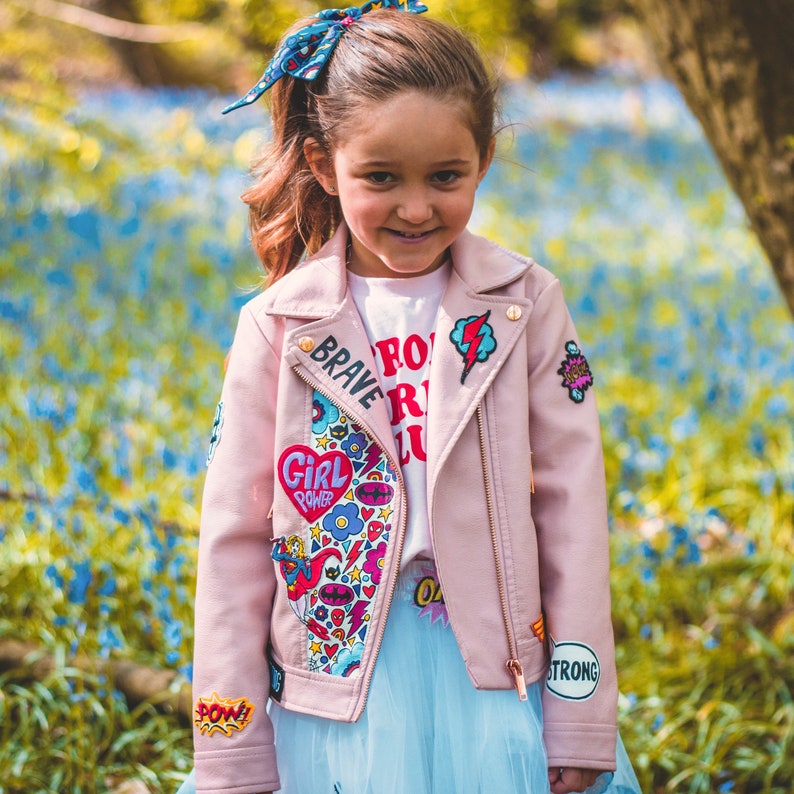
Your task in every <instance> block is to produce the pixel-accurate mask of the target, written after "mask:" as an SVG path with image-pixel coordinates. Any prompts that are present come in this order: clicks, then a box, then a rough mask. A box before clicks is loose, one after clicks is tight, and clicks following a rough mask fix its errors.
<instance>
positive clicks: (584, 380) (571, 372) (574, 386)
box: [557, 340, 593, 403]
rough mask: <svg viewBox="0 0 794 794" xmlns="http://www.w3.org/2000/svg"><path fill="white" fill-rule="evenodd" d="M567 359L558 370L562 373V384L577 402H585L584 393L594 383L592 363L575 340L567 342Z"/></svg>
mask: <svg viewBox="0 0 794 794" xmlns="http://www.w3.org/2000/svg"><path fill="white" fill-rule="evenodd" d="M565 353H566V356H565V361H562V362H561V365H560V368H559V369H558V370H557V374H558V375H562V385H563V386H564V387H565V388H566V389H568V396H569V397H570V398H571V399H572V400H573V401H574V402H575V403H581V402H584V393H585V392H586V391H587V390H588V389H589V388H590V387H591V386H592V385H593V373H592V372H590V365H589V364H588V363H587V359H586V358H585V357H584V353H582V351H581V350H579V346H578V345H577V344H576V342H574V341H573V340H571V341H569V342H566V343H565Z"/></svg>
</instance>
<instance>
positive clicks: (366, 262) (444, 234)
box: [305, 90, 493, 278]
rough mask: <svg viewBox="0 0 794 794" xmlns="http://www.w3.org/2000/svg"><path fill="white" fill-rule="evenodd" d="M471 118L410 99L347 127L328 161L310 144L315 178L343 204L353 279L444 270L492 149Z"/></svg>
mask: <svg viewBox="0 0 794 794" xmlns="http://www.w3.org/2000/svg"><path fill="white" fill-rule="evenodd" d="M465 110H466V108H465V106H463V105H462V104H461V103H460V102H458V101H456V100H449V99H436V98H434V97H431V96H429V95H428V94H425V93H421V92H418V91H413V90H411V91H405V92H403V93H401V94H398V95H397V96H395V97H392V98H390V99H387V100H384V101H383V102H373V103H371V104H370V105H368V106H367V107H365V108H364V109H363V110H362V111H361V112H360V113H358V114H357V115H356V116H355V117H354V118H353V119H350V120H349V123H348V124H346V127H345V128H346V130H348V131H349V132H348V134H347V135H346V136H345V137H344V140H342V141H341V142H340V143H339V145H338V146H337V147H336V148H335V150H334V152H333V154H332V157H331V158H330V160H329V158H328V157H327V156H325V154H324V153H323V152H322V149H321V148H320V147H319V146H318V145H317V143H316V141H313V140H312V139H309V140H308V141H307V142H306V147H305V150H306V156H307V159H308V160H309V163H310V165H311V167H312V171H313V172H314V174H315V176H316V177H317V179H318V181H319V182H320V184H322V186H323V187H324V188H325V190H326V191H327V192H329V193H330V194H331V195H334V196H338V197H339V201H340V205H341V208H342V214H343V215H344V218H345V221H346V222H347V225H348V227H349V229H350V233H351V240H352V251H351V257H350V262H349V264H348V267H349V268H350V270H351V271H352V272H353V273H356V274H357V275H360V276H370V277H371V276H374V277H391V278H395V277H396V278H403V277H409V276H418V275H422V274H424V273H429V272H431V271H433V270H435V269H436V268H437V267H439V266H440V265H441V264H442V263H443V261H444V258H445V253H446V250H447V248H448V247H449V246H450V244H451V243H452V242H453V241H454V240H455V238H456V237H458V235H459V234H460V233H461V232H462V231H463V230H464V229H465V227H466V224H467V223H468V221H469V217H470V216H471V212H472V209H473V207H474V194H475V191H476V189H477V186H478V185H479V184H480V181H481V180H482V178H483V177H484V176H485V173H486V171H487V170H488V166H489V165H490V163H491V158H492V156H493V142H492V143H491V146H490V148H489V150H488V153H487V155H486V156H485V157H484V158H483V157H480V153H479V149H478V147H477V144H476V143H475V140H474V136H473V134H472V131H471V129H470V127H469V126H468V125H467V124H466V122H465ZM331 187H334V188H335V190H331V189H330V188H331Z"/></svg>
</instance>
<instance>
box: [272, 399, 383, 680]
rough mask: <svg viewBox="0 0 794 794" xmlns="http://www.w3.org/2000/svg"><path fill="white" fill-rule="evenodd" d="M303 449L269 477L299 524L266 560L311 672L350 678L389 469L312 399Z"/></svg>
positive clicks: (364, 440) (368, 603) (291, 452)
mask: <svg viewBox="0 0 794 794" xmlns="http://www.w3.org/2000/svg"><path fill="white" fill-rule="evenodd" d="M307 422H308V423H310V424H311V434H310V440H309V444H308V445H304V444H294V445H292V446H290V447H287V448H286V449H285V450H283V452H282V453H281V455H280V456H279V461H278V478H279V482H280V484H281V487H282V488H283V490H284V492H285V493H286V495H287V496H288V497H289V500H290V501H291V502H292V504H293V505H294V507H295V509H296V510H297V512H298V513H299V515H300V517H301V519H302V520H303V531H300V532H299V533H298V534H293V535H290V536H288V537H281V538H279V539H278V540H277V541H276V544H275V546H274V547H273V551H272V557H273V560H274V562H275V563H276V564H277V565H278V571H279V573H280V575H281V578H282V580H283V582H284V584H285V585H286V588H287V597H288V599H289V604H290V606H291V607H292V610H293V612H294V613H295V616H296V617H297V618H298V620H300V622H301V623H303V624H304V626H305V627H306V632H307V636H306V642H307V648H306V651H307V665H308V668H309V670H311V671H312V672H319V673H327V674H330V675H339V676H354V675H357V674H358V670H359V668H360V666H361V658H362V654H363V652H364V646H365V642H366V640H367V630H368V628H369V621H370V619H371V616H372V611H373V608H374V601H375V596H376V594H377V589H378V586H379V585H380V583H381V572H382V569H383V563H384V559H385V557H386V552H387V550H388V544H389V541H390V537H391V529H392V524H391V519H392V516H393V514H394V509H395V507H396V503H397V500H398V498H399V494H398V489H397V473H396V471H395V470H394V469H393V468H392V466H391V463H390V462H389V459H388V457H387V456H386V454H385V453H384V452H383V450H381V449H380V447H379V446H378V445H377V444H376V443H375V442H374V441H373V440H372V438H371V437H370V436H369V434H368V433H367V432H366V431H365V430H364V429H363V428H362V427H359V426H358V425H357V424H356V423H355V422H354V421H353V420H351V419H350V418H349V417H348V416H346V415H345V414H343V413H341V412H340V410H339V409H338V408H337V407H336V406H335V405H333V404H332V403H331V402H330V401H329V400H328V399H327V398H326V397H324V396H323V395H321V394H319V393H318V392H315V393H314V398H313V400H312V416H311V417H307Z"/></svg>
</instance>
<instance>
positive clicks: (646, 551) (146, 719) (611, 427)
mask: <svg viewBox="0 0 794 794" xmlns="http://www.w3.org/2000/svg"><path fill="white" fill-rule="evenodd" d="M225 100H226V98H225V97H223V98H222V97H215V96H213V95H211V94H204V93H200V92H182V93H178V92H174V91H159V92H148V93H144V92H132V91H128V92H114V93H91V94H89V95H86V96H83V97H82V98H81V101H80V103H79V104H78V105H75V107H74V108H72V109H71V110H67V111H66V112H65V114H64V116H63V117H62V119H61V123H58V124H56V123H54V121H53V120H52V119H50V118H49V117H45V116H42V115H40V114H39V111H38V110H37V109H36V108H35V107H32V108H29V109H28V110H27V111H25V112H22V111H21V110H20V108H19V106H18V105H11V104H8V103H7V104H5V105H0V116H1V117H2V123H0V131H1V132H0V134H2V135H4V137H3V138H1V139H0V185H2V192H0V214H2V223H0V346H2V350H3V357H2V360H0V406H2V407H1V408H0V417H1V421H0V635H2V636H4V637H16V638H20V639H26V640H34V641H37V642H39V643H40V644H41V645H42V647H43V648H45V649H47V650H48V651H50V652H52V653H55V654H56V656H58V658H59V659H60V663H59V665H58V668H57V671H56V673H54V674H53V675H52V676H51V678H50V679H49V680H48V681H45V682H43V683H42V684H30V683H29V682H27V681H24V680H22V679H20V678H19V676H15V675H6V676H5V677H4V678H2V679H0V712H2V714H3V717H4V719H2V720H0V724H2V726H3V728H2V731H3V733H2V735H0V775H1V776H2V779H3V781H4V785H6V786H7V787H8V790H9V791H22V790H25V791H45V790H69V791H86V792H88V791H94V790H106V789H112V787H113V786H114V785H115V783H116V782H117V781H120V780H122V779H140V780H142V781H144V782H145V783H147V784H148V785H149V786H150V787H151V788H152V790H162V791H169V790H172V789H173V788H174V787H175V786H174V783H175V782H176V781H177V780H178V779H179V778H180V777H181V776H182V775H184V774H185V772H186V770H187V768H188V766H189V763H190V761H189V753H190V743H189V737H188V732H187V731H186V730H185V729H184V728H180V727H179V726H177V725H176V724H175V722H174V720H173V719H172V718H169V717H163V716H155V715H154V713H153V712H152V711H151V710H150V709H148V708H142V709H139V710H137V711H135V712H132V713H130V711H129V709H128V708H127V707H126V705H125V704H124V703H123V701H122V700H121V699H120V698H119V696H118V694H117V693H114V692H112V691H108V688H107V685H106V682H104V681H101V680H99V679H98V678H97V677H96V676H94V677H92V676H91V675H87V674H83V673H79V672H78V671H77V670H76V669H75V668H74V666H71V665H70V662H71V661H72V660H73V659H74V657H75V655H76V654H77V653H85V654H88V655H93V656H95V657H97V658H108V657H110V658H131V659H134V660H135V661H138V662H142V663H147V664H152V665H155V666H162V667H170V668H173V669H179V670H181V671H182V672H183V674H184V675H185V676H186V677H189V676H190V654H191V645H192V642H191V640H192V636H191V633H192V619H191V593H192V589H193V584H194V579H193V575H194V574H193V572H194V566H195V550H196V528H197V506H198V501H199V497H200V488H201V482H202V471H203V459H204V455H205V452H206V443H207V439H208V436H209V429H210V427H211V424H212V418H213V411H214V404H215V400H216V397H217V394H218V393H219V390H220V383H221V378H222V361H223V358H224V354H225V351H226V349H227V348H228V345H229V344H230V342H231V334H232V331H233V327H234V322H235V315H236V312H237V310H238V309H239V306H240V305H241V303H242V302H243V301H244V300H245V299H246V297H247V292H246V290H247V289H248V288H250V287H251V286H252V285H254V284H255V283H256V282H257V280H258V277H259V274H258V271H257V267H256V264H255V262H254V258H253V255H252V254H251V253H250V251H249V248H248V245H247V242H246V240H245V221H246V219H245V211H244V208H243V207H242V205H241V204H240V203H239V201H238V200H237V196H238V195H239V193H240V192H241V190H242V189H243V187H244V184H245V179H244V177H243V176H242V174H243V172H244V168H245V163H246V162H247V160H248V157H249V155H250V154H251V152H252V150H253V147H254V145H255V143H256V140H257V139H258V138H259V137H260V136H262V135H264V134H266V131H265V130H262V131H259V130H254V131H250V130H249V129H248V128H247V126H248V125H251V124H252V123H253V124H256V123H257V119H262V118H263V117H262V115H258V114H261V113H262V111H261V109H256V108H252V109H251V110H250V111H247V115H246V114H240V117H237V118H231V117H225V118H223V119H221V118H220V117H219V111H220V108H221V107H223V105H224V104H225ZM252 114H253V115H252ZM505 116H506V117H507V118H508V119H509V120H511V122H512V123H511V126H510V127H508V129H507V130H506V131H505V133H503V137H502V145H501V148H500V160H499V162H498V163H497V165H496V167H495V169H494V170H493V171H492V172H491V173H490V174H489V176H488V177H487V179H486V181H485V183H484V184H483V186H482V194H481V199H480V202H479V204H478V209H477V212H476V215H475V218H474V219H473V225H474V227H475V228H476V229H479V230H480V231H483V232H485V233H487V234H489V235H491V236H493V237H495V238H496V239H498V240H499V241H501V242H503V243H504V244H506V245H508V246H511V247H514V248H517V249H519V250H522V251H527V252H530V253H532V254H534V255H535V256H536V257H537V258H538V259H539V260H540V261H542V262H543V263H544V264H546V265H547V266H549V267H551V268H552V269H553V270H554V271H555V272H556V273H557V274H558V275H559V276H560V278H561V280H562V282H563V285H564V287H565V290H566V295H567V297H568V301H569V305H570V306H571V310H572V313H573V315H574V319H575V320H576V323H577V326H578V328H579V331H580V335H581V337H582V339H583V344H584V345H585V350H586V352H587V354H588V357H589V359H590V361H591V364H592V366H593V368H594V371H595V377H596V386H597V392H596V393H597V397H598V400H599V408H600V412H601V415H602V420H603V432H604V440H605V451H606V464H607V472H608V479H609V483H610V493H609V498H610V508H611V514H612V517H613V544H614V557H615V568H614V573H613V592H614V612H615V627H616V634H617V639H618V653H619V662H620V668H621V671H620V672H621V687H622V690H623V693H624V695H623V699H622V702H621V707H622V709H621V720H622V730H623V733H624V739H625V741H626V744H627V747H628V749H629V753H630V755H631V756H632V757H633V759H634V761H635V765H636V767H637V771H638V774H639V776H640V779H641V782H642V783H643V790H644V791H646V792H651V791H659V792H662V791H670V792H672V791H691V792H708V791H731V790H734V791H767V792H780V793H782V792H785V791H788V790H789V787H790V781H791V780H792V779H794V760H792V759H794V752H792V736H794V707H792V697H791V694H792V687H794V663H792V659H793V658H794V654H792V645H793V644H794V643H792V639H791V637H792V634H793V632H792V629H794V618H793V617H792V616H794V601H793V600H792V595H791V594H792V592H794V587H793V585H794V581H792V580H794V569H792V564H791V552H792V550H794V538H793V537H792V535H793V533H794V526H793V522H794V441H792V439H794V433H792V430H794V426H793V425H794V389H792V388H791V386H792V381H794V330H793V329H792V327H791V325H790V324H789V323H787V322H786V320H785V318H786V314H785V309H784V307H783V306H782V305H781V302H780V299H779V297H778V295H777V292H776V290H775V288H774V285H773V284H772V283H771V281H770V276H769V274H768V272H767V268H766V267H765V265H764V262H763V260H762V257H761V255H760V253H759V251H758V249H757V247H756V245H755V243H754V241H753V238H752V236H751V235H750V233H749V231H748V230H747V229H746V227H745V224H744V220H743V216H742V213H741V210H740V208H739V207H738V205H737V203H736V201H735V200H734V199H733V197H732V195H731V193H730V191H729V190H728V188H727V186H726V185H725V183H724V180H723V178H722V176H721V173H720V171H719V169H718V168H717V166H716V164H715V162H714V161H713V158H712V157H711V155H710V153H709V150H708V148H707V147H706V145H705V143H704V142H703V140H702V138H701V136H700V133H699V131H698V128H697V126H696V125H695V124H694V122H693V121H692V119H691V117H689V115H688V114H687V113H686V111H685V110H684V109H683V108H682V107H681V104H680V101H679V100H678V99H677V97H676V95H675V94H674V93H673V92H672V90H671V89H670V88H669V87H668V86H666V85H664V84H647V85H633V84H616V83H612V82H608V81H596V82H589V81H588V82H584V83H578V82H576V81H573V80H570V79H568V80H552V81H549V82H547V83H545V84H544V85H543V87H542V89H538V88H536V87H532V86H527V85H525V84H515V85H511V86H509V88H508V91H507V92H506V95H505ZM12 126H13V128H14V129H15V130H17V131H22V132H23V133H24V134H21V135H20V134H18V135H15V136H9V135H8V130H9V129H10V127H12ZM24 141H26V142H27V143H25V145H23V142H24ZM158 787H159V789H158Z"/></svg>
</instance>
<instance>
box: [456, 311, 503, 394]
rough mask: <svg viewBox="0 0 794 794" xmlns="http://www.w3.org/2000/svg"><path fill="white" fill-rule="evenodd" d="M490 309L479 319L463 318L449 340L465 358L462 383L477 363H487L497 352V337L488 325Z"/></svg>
mask: <svg viewBox="0 0 794 794" xmlns="http://www.w3.org/2000/svg"><path fill="white" fill-rule="evenodd" d="M490 316H491V311H490V309H489V310H488V311H487V312H485V314H481V315H480V316H479V317H477V316H474V317H461V319H460V320H458V321H457V322H456V323H455V327H454V328H453V329H452V331H451V333H450V335H449V338H450V340H451V341H452V344H454V345H455V349H456V350H457V351H458V353H460V354H461V356H463V372H462V373H461V375H460V382H461V383H465V382H466V376H467V375H468V374H469V373H470V372H471V369H472V367H473V366H474V365H475V364H476V363H477V362H483V361H487V360H488V358H489V357H490V355H491V353H493V351H494V350H496V337H495V336H494V332H493V328H492V327H491V326H490V325H489V323H488V318H489V317H490Z"/></svg>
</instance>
